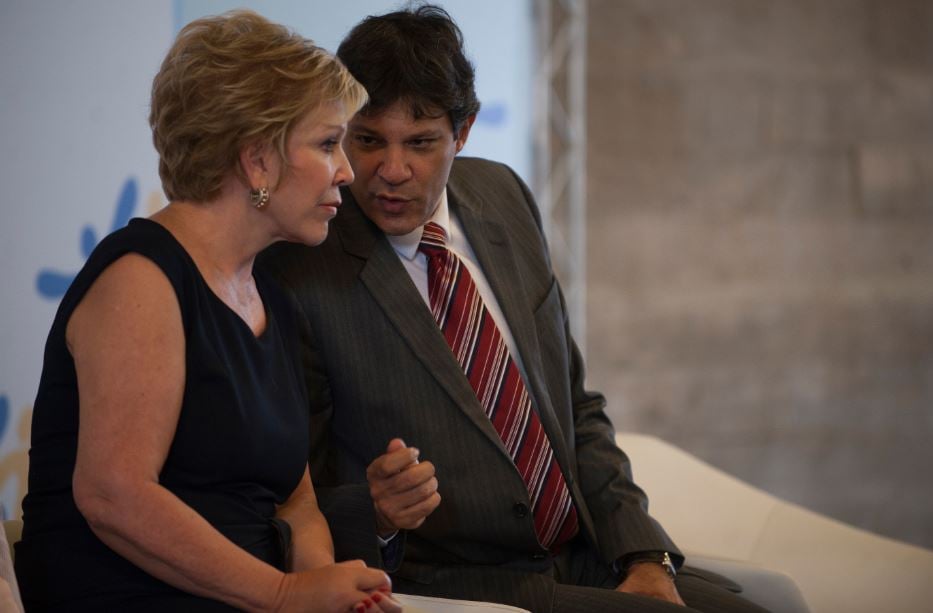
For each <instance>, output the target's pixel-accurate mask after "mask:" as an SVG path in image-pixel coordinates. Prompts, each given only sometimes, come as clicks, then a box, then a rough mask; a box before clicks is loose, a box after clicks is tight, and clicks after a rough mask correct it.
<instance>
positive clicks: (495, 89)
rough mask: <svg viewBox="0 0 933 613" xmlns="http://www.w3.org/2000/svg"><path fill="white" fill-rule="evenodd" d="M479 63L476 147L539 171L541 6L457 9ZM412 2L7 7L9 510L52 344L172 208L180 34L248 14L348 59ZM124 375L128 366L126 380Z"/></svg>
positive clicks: (2, 501) (480, 0) (3, 255)
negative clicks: (80, 297)
mask: <svg viewBox="0 0 933 613" xmlns="http://www.w3.org/2000/svg"><path fill="white" fill-rule="evenodd" d="M438 3H439V4H442V5H443V6H445V8H447V9H448V10H449V11H450V13H451V14H452V15H453V17H454V19H456V20H457V22H458V23H459V25H460V26H461V28H462V29H463V32H464V37H465V39H466V42H467V50H468V53H469V54H470V56H471V58H472V59H473V61H474V63H475V64H476V69H477V90H478V94H479V97H480V100H481V101H482V103H483V109H482V111H481V113H480V116H479V118H478V120H477V123H476V125H475V127H474V128H473V131H472V133H471V136H470V142H469V144H468V145H467V148H466V150H465V151H464V154H466V155H479V156H484V157H490V158H494V159H498V160H501V161H504V162H506V163H509V164H510V165H512V166H513V167H514V168H515V169H516V171H518V172H519V174H521V175H522V176H523V177H524V178H525V179H526V180H529V179H530V172H531V110H530V104H531V99H530V95H531V93H530V92H531V89H532V87H531V83H532V74H531V73H532V50H531V44H532V22H531V0H507V1H501V0H447V1H441V2H438ZM398 4H399V3H398V2H388V1H382V0H357V1H353V2H339V3H338V2H333V1H331V2H323V1H319V0H302V1H298V0H296V1H287V0H268V1H265V2H258V1H257V2H227V1H219V0H217V1H211V0H174V1H171V0H84V1H82V2H80V3H78V2H65V1H59V2H55V1H52V0H4V1H3V3H2V4H0V83H2V86H0V185H2V186H3V189H4V194H3V196H4V197H3V203H2V204H0V266H2V271H3V276H2V289H0V516H2V517H7V518H9V517H16V516H18V515H19V513H20V501H21V499H22V496H23V494H24V493H25V489H26V484H25V475H26V466H27V460H26V457H27V456H26V451H27V449H28V447H29V425H30V417H31V414H32V411H31V409H32V402H33V399H34V397H35V393H36V387H37V385H38V381H39V373H40V370H41V366H42V352H43V349H44V344H45V338H46V335H47V333H48V329H49V327H50V325H51V322H52V319H53V317H54V315H55V310H56V308H57V306H58V302H59V300H60V298H61V296H62V294H63V293H64V290H65V288H66V287H67V285H68V283H69V282H70V279H71V278H72V277H73V275H74V274H75V273H76V272H77V271H78V269H79V268H80V267H81V265H82V264H83V262H84V260H85V258H86V257H87V255H88V253H89V252H90V250H91V249H92V248H93V247H94V245H96V244H97V242H98V241H99V240H100V239H101V238H102V237H103V236H104V235H106V234H108V233H109V232H111V231H112V230H114V229H116V228H118V227H121V226H123V225H125V223H126V221H127V220H128V219H129V218H130V217H132V216H145V215H148V214H150V213H152V212H153V211H155V210H157V209H158V208H159V207H161V206H163V205H164V197H163V196H162V192H161V187H160V184H159V179H158V172H157V159H156V156H155V152H154V150H153V149H152V145H151V140H150V134H149V128H148V125H147V121H146V117H147V115H148V104H149V88H150V84H151V81H152V77H153V76H154V74H155V72H156V70H157V69H158V66H159V64H160V62H161V60H162V57H163V55H164V54H165V52H166V50H167V49H168V47H169V45H170V44H171V41H172V37H173V35H174V33H175V32H176V31H177V30H178V28H179V27H180V26H181V25H183V24H184V23H187V22H188V21H190V20H191V19H194V18H196V17H199V16H201V15H204V14H212V13H219V12H223V11H225V10H228V9H231V8H236V7H238V6H249V7H251V8H253V9H255V10H257V11H258V12H260V13H262V14H263V15H265V16H267V17H269V18H270V19H272V20H274V21H278V22H280V23H283V24H286V25H288V26H290V27H292V28H294V29H295V30H297V31H298V32H300V33H301V34H303V35H304V36H307V37H309V38H312V39H314V40H315V41H316V42H317V43H318V44H319V45H321V46H323V47H326V48H328V49H331V50H336V47H337V44H338V43H339V41H340V39H341V38H342V37H343V35H344V34H345V33H346V32H347V30H348V29H349V28H350V27H352V25H353V24H355V23H356V22H357V21H359V20H360V19H361V18H362V17H364V16H365V15H368V14H374V13H382V12H386V11H388V10H391V9H393V8H395V7H396V6H397V5H398ZM120 374H121V373H114V374H113V376H114V377H119V376H120Z"/></svg>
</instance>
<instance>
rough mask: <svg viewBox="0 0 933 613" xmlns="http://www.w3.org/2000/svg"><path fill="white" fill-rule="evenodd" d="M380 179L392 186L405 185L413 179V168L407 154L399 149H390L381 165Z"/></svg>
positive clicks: (386, 151)
mask: <svg viewBox="0 0 933 613" xmlns="http://www.w3.org/2000/svg"><path fill="white" fill-rule="evenodd" d="M378 174H379V177H380V178H381V179H382V180H383V181H385V182H386V183H388V184H390V185H398V184H400V183H404V182H405V181H407V180H408V179H410V178H411V166H410V165H409V163H408V159H407V156H406V155H405V152H404V151H402V150H401V148H399V147H388V148H387V149H386V150H385V156H384V157H383V158H382V162H381V163H380V164H379V170H378Z"/></svg>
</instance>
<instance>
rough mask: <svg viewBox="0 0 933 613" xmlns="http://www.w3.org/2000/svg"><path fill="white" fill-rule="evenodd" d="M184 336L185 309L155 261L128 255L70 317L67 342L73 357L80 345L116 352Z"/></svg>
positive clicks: (103, 276) (116, 262) (142, 348)
mask: <svg viewBox="0 0 933 613" xmlns="http://www.w3.org/2000/svg"><path fill="white" fill-rule="evenodd" d="M181 334H183V331H182V324H181V310H180V308H179V306H178V298H177V297H176V295H175V290H174V289H173V287H172V284H171V282H170V281H169V280H168V277H166V276H165V273H164V272H162V270H161V269H160V268H159V267H158V265H156V264H155V262H153V261H152V260H150V259H148V258H146V257H144V256H142V255H139V254H136V253H128V254H126V255H123V256H121V257H120V258H118V259H116V260H114V262H113V263H112V264H110V265H109V266H108V267H107V268H106V269H104V271H103V272H102V273H101V274H100V276H98V277H97V279H96V280H95V281H94V283H93V284H92V285H91V287H90V288H89V289H88V291H87V293H86V294H85V295H84V297H83V298H82V300H81V302H80V303H79V304H78V306H77V307H76V308H75V310H74V312H73V313H72V316H71V319H70V320H69V322H68V326H67V328H66V331H65V338H66V340H67V342H68V348H69V350H71V351H72V354H73V355H74V354H75V349H80V348H81V347H82V346H92V347H97V348H99V349H104V348H106V349H109V350H113V349H117V348H118V347H119V346H121V345H135V349H137V350H140V351H145V346H142V345H140V343H147V344H150V343H151V344H154V345H157V346H163V347H164V343H165V342H170V341H171V340H172V337H174V336H176V335H181ZM102 344H106V345H107V346H106V347H103V346H101V345H102ZM75 357H76V358H77V357H78V356H77V355H75Z"/></svg>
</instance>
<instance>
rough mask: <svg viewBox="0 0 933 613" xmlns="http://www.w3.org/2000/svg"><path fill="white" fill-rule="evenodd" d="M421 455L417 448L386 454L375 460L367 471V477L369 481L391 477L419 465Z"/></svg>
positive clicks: (402, 449)
mask: <svg viewBox="0 0 933 613" xmlns="http://www.w3.org/2000/svg"><path fill="white" fill-rule="evenodd" d="M419 453H420V452H419V451H418V449H417V448H416V447H402V448H400V449H396V450H395V451H393V452H391V453H385V454H383V455H381V456H379V457H378V458H376V459H375V460H373V462H372V464H370V465H369V467H368V468H367V469H366V476H367V478H369V479H373V478H375V479H385V478H386V477H391V476H392V475H394V474H396V473H398V472H401V471H402V470H404V469H405V468H406V467H408V466H412V465H414V464H417V463H418V454H419Z"/></svg>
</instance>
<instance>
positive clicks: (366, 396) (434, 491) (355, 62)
mask: <svg viewBox="0 0 933 613" xmlns="http://www.w3.org/2000/svg"><path fill="white" fill-rule="evenodd" d="M462 45H463V43H462V38H461V34H460V31H459V29H458V28H457V26H456V25H455V24H454V23H453V22H452V21H451V19H450V17H449V16H448V15H447V13H445V12H444V11H443V10H441V9H439V8H437V7H432V6H422V7H419V8H416V9H412V10H406V11H400V12H396V13H391V14H388V15H383V16H379V17H369V18H367V19H366V20H364V21H363V22H361V23H360V24H359V25H358V26H357V27H356V28H354V30H353V31H351V32H350V34H349V35H348V36H347V38H346V39H345V40H344V41H343V43H342V44H341V45H340V48H339V50H338V56H339V57H340V59H341V60H342V61H343V62H344V63H345V64H346V65H347V67H348V68H349V69H350V71H351V72H352V73H353V74H354V76H355V77H356V78H357V79H358V80H359V81H360V82H361V83H362V84H363V85H364V86H365V87H366V89H367V91H368V92H369V94H370V102H369V104H368V106H367V107H365V108H364V109H363V110H362V111H361V112H360V113H359V114H358V115H357V116H356V117H355V118H354V119H353V120H352V121H351V123H350V125H349V129H348V134H347V139H346V147H347V155H348V157H349V159H350V162H351V165H352V167H353V170H354V172H355V174H356V181H355V182H354V183H353V184H352V186H351V187H350V189H349V191H346V190H345V191H344V201H345V202H344V205H343V206H342V210H341V211H340V214H339V215H338V216H337V218H336V219H335V220H334V221H333V222H332V224H331V232H330V236H329V237H328V239H327V241H326V242H325V243H324V244H323V245H322V246H321V247H318V248H316V249H306V248H303V247H299V246H295V245H281V246H278V247H276V248H274V249H273V250H271V251H270V252H268V253H267V254H266V257H264V258H263V260H262V262H261V264H262V265H263V266H264V267H265V268H267V269H268V270H270V271H272V272H273V273H274V274H276V275H277V276H278V277H279V278H280V279H281V280H282V281H283V283H284V284H285V285H286V286H287V287H289V288H290V289H291V290H292V291H293V293H294V295H295V296H296V298H297V299H298V301H299V302H300V304H301V306H302V308H303V309H304V312H305V313H306V314H307V317H308V320H309V323H310V329H311V332H310V334H311V338H310V340H309V348H310V350H309V354H308V364H307V365H306V368H307V371H308V383H309V389H310V390H311V397H312V399H313V406H312V413H313V416H314V424H313V427H314V429H315V430H314V432H313V434H314V436H315V441H316V444H315V446H314V451H313V452H312V458H311V462H312V476H313V478H314V480H315V482H316V488H318V489H319V497H320V498H321V506H322V508H323V509H325V512H327V509H328V508H331V509H332V510H331V513H330V517H331V518H332V521H331V523H332V526H333V525H334V524H340V523H341V522H340V521H339V516H340V515H341V514H342V513H343V511H334V510H333V509H337V508H356V509H360V508H366V507H368V508H369V509H370V510H371V512H373V513H374V514H375V520H374V521H375V522H376V525H377V526H378V531H379V533H380V536H381V537H382V538H383V539H386V540H387V541H388V547H390V548H391V547H395V548H398V547H399V545H400V543H401V542H402V541H403V540H404V560H403V561H402V563H401V565H400V566H398V568H397V569H395V572H394V574H393V581H394V582H395V583H394V589H395V590H396V591H398V592H401V593H417V594H428V595H434V596H443V597H452V598H465V599H473V600H489V601H496V602H502V603H507V604H513V605H516V606H520V607H523V608H526V609H529V610H531V611H534V612H540V611H559V612H566V611H596V610H599V609H602V610H610V611H659V612H660V611H673V612H676V611H684V610H685V609H683V608H682V607H680V606H677V605H683V600H681V595H683V597H684V599H685V600H686V601H687V602H688V603H690V604H691V605H693V606H695V607H696V608H697V609H698V610H704V611H720V612H721V611H760V610H761V609H759V608H757V607H755V606H754V605H751V604H749V603H747V602H746V601H744V600H742V599H741V598H738V597H736V596H734V595H733V594H732V593H730V592H728V591H726V590H725V589H722V588H721V587H718V586H716V585H714V584H713V583H711V582H709V581H706V580H705V579H703V578H701V577H699V576H697V575H695V574H693V573H689V574H688V573H681V574H680V575H678V576H677V577H676V581H675V580H674V578H673V577H674V574H675V572H676V567H679V566H680V565H681V564H682V562H683V556H682V555H681V554H680V552H679V551H678V550H677V548H676V546H675V545H674V544H673V542H671V540H670V539H669V538H668V536H667V535H666V534H665V533H664V531H663V529H662V528H661V527H660V526H659V525H658V524H657V523H656V522H655V521H654V520H653V519H652V518H651V517H650V516H649V515H648V513H647V499H646V497H645V495H644V493H643V492H642V491H641V490H640V489H639V488H638V487H637V486H636V485H635V484H634V483H633V482H632V480H631V473H630V469H629V464H628V459H627V458H626V456H625V455H624V454H623V453H622V452H621V451H620V450H619V449H618V448H617V447H616V445H615V443H614V438H613V437H614V432H613V428H612V425H611V424H610V422H609V419H608V418H607V417H606V414H605V413H604V410H603V409H604V406H605V401H604V399H603V397H602V396H601V395H599V394H597V393H593V392H588V391H586V390H584V388H583V378H584V373H583V363H582V359H581V356H580V354H579V353H578V351H577V349H576V346H575V345H574V343H573V340H572V339H571V337H570V331H569V327H568V323H567V314H566V308H565V305H564V301H563V297H562V295H561V292H560V288H559V286H558V284H557V282H556V280H555V278H554V274H553V271H552V270H551V267H550V263H549V256H548V251H547V246H546V244H545V239H544V236H543V235H542V233H541V224H540V219H539V213H538V210H537V208H536V206H535V204H534V200H533V198H532V196H531V194H530V193H529V191H528V189H527V188H526V187H525V185H524V184H523V183H522V182H521V180H520V179H518V177H517V176H516V175H515V174H514V173H513V172H512V171H511V170H510V169H508V168H507V167H505V166H503V165H501V164H496V163H493V162H488V161H485V160H479V159H461V158H458V159H455V156H456V154H457V153H458V152H459V151H460V150H461V149H462V148H463V146H464V144H465V143H466V141H467V137H468V136H469V133H470V128H471V126H472V124H473V121H474V119H475V117H476V113H477V111H478V110H479V102H478V101H477V99H476V95H475V91H474V83H473V81H474V76H473V68H472V66H471V65H470V63H469V61H468V60H467V59H466V57H465V56H464V53H463V48H462ZM407 444H411V445H413V446H412V447H408V446H407ZM415 446H416V447H417V448H415ZM419 458H424V459H425V460H426V461H421V462H419ZM435 471H436V472H437V476H435ZM364 483H368V487H367V486H361V485H360V484H364ZM354 484H356V485H354ZM327 486H336V487H335V488H334V489H327ZM335 517H337V519H336V521H335V520H334V519H333V518H335ZM333 529H334V530H335V541H336V542H337V543H338V545H339V543H340V541H341V540H342V538H341V536H340V531H341V528H340V526H339V525H337V526H334V527H333ZM400 530H401V531H402V532H401V533H400V534H397V532H398V531H400ZM357 536H361V535H359V534H358V535H357ZM362 538H363V539H365V535H363V536H362ZM383 542H386V541H385V540H384V541H383ZM356 555H359V554H356ZM338 556H339V552H338ZM366 557H368V558H369V559H372V557H371V556H366Z"/></svg>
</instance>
